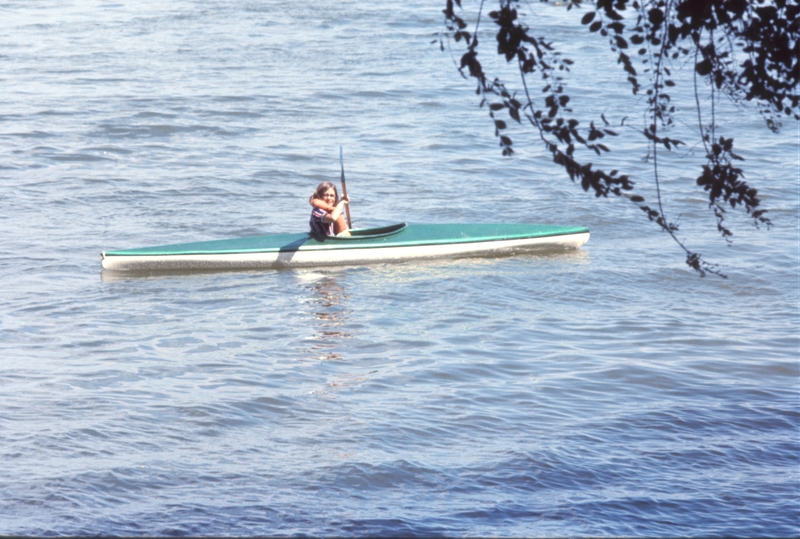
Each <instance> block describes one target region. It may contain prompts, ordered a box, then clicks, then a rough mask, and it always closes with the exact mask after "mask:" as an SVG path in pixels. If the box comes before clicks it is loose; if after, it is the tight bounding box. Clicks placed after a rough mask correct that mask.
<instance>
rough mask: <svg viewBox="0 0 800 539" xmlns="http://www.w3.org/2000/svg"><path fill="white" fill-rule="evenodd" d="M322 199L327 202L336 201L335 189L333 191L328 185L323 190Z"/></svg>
mask: <svg viewBox="0 0 800 539" xmlns="http://www.w3.org/2000/svg"><path fill="white" fill-rule="evenodd" d="M322 200H324V201H325V202H327V203H328V204H333V203H334V202H336V191H334V189H333V187H329V188H328V190H327V191H323V193H322Z"/></svg>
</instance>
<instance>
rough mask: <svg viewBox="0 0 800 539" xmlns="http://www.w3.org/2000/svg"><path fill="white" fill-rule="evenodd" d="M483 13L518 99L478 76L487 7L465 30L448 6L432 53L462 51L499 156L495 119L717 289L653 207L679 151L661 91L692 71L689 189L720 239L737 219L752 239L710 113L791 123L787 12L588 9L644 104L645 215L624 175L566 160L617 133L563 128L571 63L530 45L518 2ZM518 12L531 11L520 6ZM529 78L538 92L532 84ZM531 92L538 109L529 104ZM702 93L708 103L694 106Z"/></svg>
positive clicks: (795, 58) (631, 3)
mask: <svg viewBox="0 0 800 539" xmlns="http://www.w3.org/2000/svg"><path fill="white" fill-rule="evenodd" d="M541 1H545V2H546V1H547V0H541ZM489 2H490V3H491V4H492V5H493V6H495V5H496V9H493V10H492V11H490V12H489V13H488V18H489V20H490V21H491V22H492V23H493V25H494V26H493V27H492V28H493V30H494V33H495V39H496V42H497V54H498V55H500V56H502V57H504V58H505V60H506V62H508V63H511V64H513V65H515V66H516V69H517V70H518V72H519V85H520V86H519V91H513V90H512V89H511V88H510V87H509V86H508V85H507V84H506V83H505V82H503V81H502V80H501V79H499V78H497V77H490V76H489V75H487V74H486V72H485V71H484V69H483V65H482V64H481V62H480V61H479V60H478V49H479V41H478V31H479V29H480V24H481V22H483V19H484V18H485V16H484V15H483V13H484V8H485V4H486V0H480V2H477V0H476V1H475V2H474V4H473V5H474V6H476V12H473V13H472V14H474V27H473V28H471V29H470V28H469V25H468V24H467V22H466V21H465V18H467V17H468V15H471V13H465V12H464V8H463V7H462V0H446V5H445V9H444V10H443V12H444V24H445V30H444V31H443V33H442V36H441V37H440V38H439V39H438V40H435V41H434V42H436V41H438V42H439V43H440V46H441V48H442V50H445V38H446V39H447V42H448V44H452V43H453V42H455V43H456V44H460V46H463V47H464V52H463V53H462V55H461V58H460V65H459V66H458V69H459V71H460V72H461V74H462V75H463V76H464V77H472V78H474V79H475V80H476V81H477V89H476V93H477V94H478V95H479V96H481V101H480V106H481V107H483V106H484V105H488V107H487V108H488V112H489V116H490V118H491V120H492V121H493V123H494V126H495V136H496V137H497V138H498V139H499V144H500V147H501V148H502V153H503V155H511V154H513V153H514V149H513V141H512V139H511V137H510V136H509V134H508V131H507V130H508V124H507V123H506V121H505V120H503V119H501V117H500V115H501V113H503V111H505V112H506V113H507V114H508V116H509V117H510V118H511V120H513V121H514V122H516V123H520V124H521V123H523V122H525V123H528V124H530V126H532V128H533V129H534V130H535V132H537V133H538V135H539V138H540V139H541V141H542V142H543V144H544V145H545V147H546V148H547V150H548V151H549V153H550V154H551V156H552V159H553V162H555V163H556V164H558V165H560V166H562V167H563V168H564V170H565V171H566V172H567V174H568V175H569V177H570V179H571V180H572V181H573V182H579V183H580V185H581V187H582V188H583V189H584V190H585V191H590V190H592V191H593V192H594V193H595V195H596V196H598V197H600V196H602V197H608V196H609V195H610V194H611V195H616V196H622V195H625V196H626V197H627V198H628V199H629V200H630V201H631V202H633V203H634V204H636V205H637V206H638V207H639V208H640V209H641V210H642V211H643V212H645V214H646V215H647V217H648V218H649V219H650V221H653V222H655V223H656V224H658V225H659V226H660V227H661V228H662V229H663V230H664V231H666V232H667V233H668V234H669V235H670V236H671V237H672V239H673V240H675V242H677V244H678V245H680V247H681V248H682V249H683V250H684V252H685V253H686V263H687V264H688V265H689V266H690V267H691V268H693V269H694V270H696V271H697V272H699V273H700V275H701V276H704V275H706V274H707V273H715V274H717V275H720V276H722V277H725V276H724V275H723V274H721V273H720V272H719V271H718V270H717V269H716V266H715V265H712V264H709V263H708V262H706V261H705V260H703V259H702V257H701V255H700V254H698V253H695V252H692V251H690V250H689V249H688V248H687V247H686V246H685V245H684V244H683V242H682V241H681V240H680V239H679V238H678V237H677V234H676V233H677V232H678V225H677V224H675V223H673V222H671V221H670V220H669V219H667V216H666V214H665V212H664V207H663V204H662V188H661V181H660V178H659V159H658V158H659V152H673V151H675V149H676V148H678V147H680V146H683V145H685V143H684V142H683V141H681V140H676V139H673V138H670V137H668V136H666V134H668V133H669V131H670V128H671V127H673V126H674V124H675V116H676V114H677V111H676V108H675V106H674V105H673V104H672V102H671V101H672V100H671V97H670V95H669V93H668V89H669V88H673V87H675V86H676V85H677V84H679V83H686V81H680V80H676V79H677V77H675V76H674V75H673V73H672V71H673V69H674V67H673V66H674V65H676V64H680V63H686V62H690V64H691V65H693V66H694V69H693V72H692V74H691V81H690V83H691V84H692V85H693V89H694V96H695V104H696V107H697V124H698V133H699V138H700V142H701V143H702V146H703V148H704V149H705V154H706V156H705V157H706V162H705V164H704V165H703V166H702V170H701V171H700V174H699V175H698V176H697V179H696V182H697V185H698V186H700V187H702V188H703V189H704V190H705V191H706V192H707V194H708V201H709V208H710V209H711V211H713V213H714V215H715V218H716V223H717V229H718V230H719V232H720V234H721V235H722V237H723V238H724V239H725V241H727V242H729V243H730V242H731V236H732V235H733V233H732V232H731V230H730V229H729V228H728V227H727V226H726V224H725V213H726V211H727V209H728V208H737V207H740V208H743V209H744V211H745V212H746V213H747V215H749V217H750V218H751V219H752V221H753V224H754V225H755V226H756V227H758V226H759V225H762V224H763V225H765V226H767V227H769V226H771V222H770V220H769V219H768V218H767V217H765V215H764V214H765V213H766V210H764V209H761V208H760V203H761V201H760V199H759V196H758V191H757V190H756V189H754V188H752V187H751V186H750V185H749V184H748V183H747V182H746V181H745V180H744V174H743V170H742V169H741V168H740V167H738V166H734V162H735V161H741V160H743V159H742V157H741V156H739V155H737V154H736V153H734V150H733V143H734V140H733V138H725V136H724V135H721V134H719V133H718V132H717V131H718V129H717V124H716V111H715V103H716V102H717V100H718V99H719V97H720V95H726V96H728V97H729V98H730V99H732V100H733V102H734V103H736V104H739V105H743V104H745V103H748V102H750V103H753V104H755V106H756V107H758V110H759V111H760V113H761V114H762V116H763V117H764V119H765V122H766V126H767V127H768V128H769V129H770V130H772V131H773V132H778V131H779V129H780V127H781V119H782V118H783V117H790V118H794V119H795V120H800V113H799V112H798V104H799V101H800V97H799V96H798V92H797V85H798V79H800V64H799V62H800V39H799V35H800V19H799V18H798V14H799V13H800V6H799V5H798V2H797V0H769V1H768V0H596V1H595V2H594V5H593V6H592V7H593V9H592V10H591V11H587V12H586V13H585V14H584V15H583V17H582V18H581V21H580V22H581V24H583V25H585V26H587V27H588V31H589V32H590V33H598V34H600V35H601V36H604V37H605V38H607V40H608V47H609V49H610V51H611V52H612V54H614V55H615V56H616V57H617V63H618V64H619V65H620V66H621V67H622V70H623V72H624V74H625V76H626V78H627V83H628V84H629V85H630V89H631V92H632V93H633V94H634V95H637V94H642V92H643V93H644V95H645V96H646V111H645V113H646V122H645V126H644V127H643V128H641V129H637V130H636V133H637V134H638V135H639V136H641V137H642V140H643V142H645V143H646V144H647V148H648V158H649V160H650V161H651V163H652V167H653V178H654V183H655V188H656V204H655V205H652V204H647V203H646V201H645V199H644V197H642V196H640V195H638V194H633V190H634V182H633V181H632V180H631V179H630V177H629V176H628V175H626V174H620V173H619V171H617V170H611V171H610V172H606V171H605V170H603V169H601V168H595V167H594V166H593V165H592V163H588V162H584V161H583V160H582V159H579V156H578V153H580V152H577V153H576V149H579V148H583V149H586V150H589V151H590V152H593V153H595V154H597V155H602V154H604V153H607V152H609V151H610V149H609V147H608V146H607V144H608V140H609V139H610V138H611V137H617V136H618V133H617V132H616V131H614V130H612V129H610V128H609V127H610V124H609V122H608V121H606V118H605V116H604V115H601V116H600V119H599V120H598V122H597V123H598V125H595V122H594V121H589V122H588V127H585V123H581V121H580V120H579V119H577V118H575V117H573V116H572V110H571V109H570V108H569V102H570V96H569V95H568V94H567V88H566V80H565V77H566V75H567V74H568V73H569V71H570V66H571V65H572V64H573V61H572V60H570V59H569V58H566V57H564V56H563V55H562V54H561V53H560V52H559V51H558V50H556V49H555V48H554V47H553V44H552V43H551V42H550V41H548V40H547V39H545V38H544V37H536V36H535V35H534V34H533V29H532V28H530V27H529V26H528V25H526V24H525V22H524V21H523V18H524V16H523V15H522V14H521V13H520V11H519V10H518V7H519V5H520V3H521V2H520V0H489ZM587 3H588V2H587ZM583 4H584V2H583V0H572V1H570V2H567V4H566V9H567V10H569V9H572V8H573V7H582V6H583ZM525 5H526V6H527V7H528V8H529V9H533V7H532V6H531V5H530V4H529V2H527V1H526V2H525ZM457 8H458V9H457ZM629 13H630V15H628V14H629ZM633 49H636V50H635V52H634V51H633ZM737 57H740V58H743V59H740V60H737ZM637 68H638V69H637ZM640 70H641V73H640ZM536 77H538V82H534V79H535V78H536ZM703 80H705V81H706V82H708V84H707V85H706V86H703V85H702V84H701V81H703ZM535 85H538V90H539V91H540V92H541V94H542V96H543V97H541V98H536V99H535V98H534V97H533V96H532V93H533V90H534V86H535ZM704 88H705V91H706V92H707V93H708V94H709V95H708V97H709V99H708V100H701V97H700V95H701V91H703V89H704ZM623 121H624V120H623ZM600 122H602V124H601V123H600ZM607 137H608V138H607Z"/></svg>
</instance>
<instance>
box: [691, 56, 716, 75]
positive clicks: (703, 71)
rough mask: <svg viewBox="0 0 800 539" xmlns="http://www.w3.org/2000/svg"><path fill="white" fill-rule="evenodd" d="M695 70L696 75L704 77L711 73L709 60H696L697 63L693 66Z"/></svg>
mask: <svg viewBox="0 0 800 539" xmlns="http://www.w3.org/2000/svg"><path fill="white" fill-rule="evenodd" d="M694 69H695V71H697V74H698V75H701V76H703V77H705V76H706V75H708V74H709V73H711V69H712V66H711V62H710V61H709V60H703V61H701V62H698V63H697V65H695V66H694Z"/></svg>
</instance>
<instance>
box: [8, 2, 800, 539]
mask: <svg viewBox="0 0 800 539" xmlns="http://www.w3.org/2000/svg"><path fill="white" fill-rule="evenodd" d="M318 4H323V5H318ZM443 5H444V2H443V1H433V2H421V1H411V2H397V3H376V2H366V1H363V0H345V1H340V2H329V3H296V4H293V3H285V2H275V1H262V2H258V1H243V0H231V1H226V2H219V1H209V2H190V1H187V0H176V1H174V2H167V3H164V2H155V1H144V2H136V3H124V2H118V3H113V2H102V1H98V2H55V1H41V2H33V3H31V2H18V1H11V2H4V3H2V4H0V20H2V22H1V23H0V28H2V30H3V31H2V32H0V84H1V85H2V88H3V90H2V92H1V93H0V239H2V245H0V533H1V534H31V535H84V534H103V535H332V536H354V535H355V536H358V535H401V534H402V535H420V536H423V535H424V536H431V535H451V536H452V535H458V536H464V535H466V536H488V535H498V536H543V535H544V536H575V535H595V536H596V535H627V536H631V535H646V536H654V535H668V536H677V535H703V536H730V535H746V536H784V535H794V536H797V535H798V534H800V451H798V450H799V449H800V447H799V446H800V406H798V405H799V404H800V402H799V399H798V397H799V396H800V382H799V381H800V378H799V377H798V374H799V373H798V359H797V358H798V355H800V340H799V339H798V332H799V331H800V307H798V302H800V293H799V291H800V282H799V278H798V275H799V271H798V265H799V261H800V252H799V247H798V244H799V243H798V242H799V238H800V235H799V233H798V231H799V230H800V228H799V226H798V224H799V219H798V215H800V203H799V200H800V191H799V186H800V178H798V174H799V173H798V170H799V168H800V157H799V156H798V126H797V124H796V123H793V122H785V124H784V129H783V131H782V133H781V134H780V135H772V134H771V133H769V132H768V131H767V130H766V129H765V128H764V123H763V120H762V119H761V118H760V117H758V115H757V114H754V113H752V112H751V111H748V110H742V111H739V110H736V109H735V108H733V107H732V106H726V105H725V104H724V103H721V104H720V105H719V107H720V108H719V110H720V111H721V113H720V118H719V120H720V122H719V123H720V129H722V130H723V131H724V133H725V134H726V136H733V137H734V138H735V139H736V141H737V142H736V144H737V146H736V147H737V148H738V152H737V153H739V154H741V155H743V156H744V157H745V158H746V159H747V160H746V161H745V163H744V165H745V167H746V169H745V170H746V174H747V180H748V181H750V182H751V183H752V185H754V186H755V187H757V188H759V190H760V192H761V193H762V194H763V205H764V207H766V208H768V209H769V210H770V214H769V216H770V217H771V219H772V221H773V222H774V224H775V226H774V227H773V228H772V229H771V230H766V229H763V228H762V229H761V230H756V229H755V228H754V227H753V226H752V225H751V224H750V223H749V222H748V220H747V219H745V218H743V217H741V216H736V215H733V213H731V214H730V217H729V221H728V222H729V223H730V224H731V225H732V226H733V229H734V232H735V236H734V243H733V245H732V246H727V245H726V244H725V242H724V241H723V240H722V239H721V238H720V237H719V235H718V233H717V232H716V227H715V223H714V220H713V215H711V214H710V212H709V211H708V209H707V202H706V199H705V195H704V194H703V193H702V192H701V191H699V190H698V189H697V188H696V187H695V186H694V185H693V180H692V178H693V177H696V176H697V174H698V172H697V171H698V170H699V164H698V163H700V162H701V161H702V151H701V149H700V148H696V147H694V146H689V147H688V148H686V149H682V150H681V151H680V152H678V153H677V154H676V155H675V156H674V157H673V158H672V159H671V160H669V161H666V162H665V164H664V167H665V168H664V171H665V178H664V188H665V189H666V210H667V212H668V214H669V215H670V216H671V217H672V218H673V219H676V220H678V221H679V222H680V224H681V232H680V235H681V238H682V239H685V241H686V243H687V245H688V246H689V248H691V249H693V250H695V251H698V252H700V253H702V254H703V256H704V257H705V258H706V259H707V260H708V261H709V262H712V263H718V264H720V269H721V270H722V271H723V272H724V273H726V274H727V275H728V277H729V278H728V279H721V278H717V277H707V278H700V277H698V275H697V274H696V273H694V272H692V271H691V270H690V269H689V268H688V267H687V266H686V265H685V263H684V255H683V253H682V252H681V251H680V249H679V248H678V247H677V246H676V245H675V244H674V243H673V242H672V241H671V240H670V239H669V238H668V237H667V236H666V235H665V234H663V233H660V232H659V231H658V229H657V228H656V227H655V226H653V225H652V224H650V223H648V222H647V221H646V218H645V216H644V215H643V214H642V212H641V211H639V210H638V209H636V208H635V207H634V206H633V205H632V204H630V203H628V202H627V201H625V200H624V199H623V200H596V199H595V198H594V197H593V196H592V195H590V194H587V193H584V192H583V191H582V190H581V189H580V187H579V186H576V185H574V184H572V183H571V182H570V181H569V179H568V178H566V177H565V176H564V174H563V172H562V171H561V170H559V169H557V168H555V167H554V166H553V165H551V164H550V161H549V159H548V158H547V156H546V155H545V154H544V152H543V151H542V148H541V146H540V145H537V144H536V143H535V138H534V137H533V136H532V135H530V134H525V131H524V129H517V130H516V131H514V132H512V134H513V135H514V138H515V147H516V148H517V154H516V156H515V157H513V158H511V159H509V158H503V157H502V156H501V155H500V149H499V148H498V147H497V142H496V140H495V138H494V136H493V126H492V125H491V123H490V122H489V119H488V117H487V114H486V110H485V109H479V108H478V107H477V99H476V96H475V94H474V87H473V84H472V82H470V81H465V80H463V79H462V78H461V77H460V76H459V74H458V72H457V69H456V67H455V66H454V64H453V59H452V58H451V54H450V53H449V52H447V51H445V52H441V51H440V50H439V47H438V44H431V41H432V40H433V39H435V38H436V34H437V32H439V31H440V30H441V27H442V21H441V9H442V8H443ZM465 5H466V3H465ZM529 9H535V10H536V11H537V21H538V23H537V24H541V27H542V33H543V34H545V35H548V36H551V37H552V39H553V40H555V41H556V42H557V43H558V44H559V45H560V46H562V47H563V48H564V50H565V51H567V52H568V53H570V54H572V55H573V59H575V60H576V62H577V63H576V65H575V67H574V71H573V75H575V76H574V78H573V79H574V80H573V82H572V85H573V86H572V88H573V93H572V94H571V95H573V102H571V104H572V105H573V108H574V109H575V110H576V112H579V111H591V112H592V114H594V117H597V116H599V114H600V112H604V113H605V114H606V117H607V118H609V120H610V121H611V122H612V123H613V124H618V123H619V122H620V121H621V120H622V117H623V116H625V115H628V116H629V117H630V118H632V120H628V121H630V122H632V123H634V124H635V123H636V122H641V121H642V120H641V118H640V116H638V114H640V113H638V112H636V111H637V110H641V106H642V102H641V100H639V98H634V97H632V96H630V95H629V92H628V89H627V88H626V87H625V83H624V80H625V77H624V74H623V72H622V70H621V68H620V67H619V66H617V65H616V64H615V63H614V59H613V58H611V59H610V61H609V59H608V58H606V56H605V55H604V53H603V50H604V49H603V47H604V43H603V42H602V41H597V38H596V37H592V36H591V35H590V34H588V32H587V31H586V29H585V27H581V26H580V25H579V24H578V22H577V21H579V19H580V17H581V16H582V12H580V11H579V12H577V13H576V12H575V10H573V11H570V12H567V11H566V10H565V9H564V7H563V6H557V5H554V4H539V3H531V4H530V6H529ZM486 27H487V28H488V27H489V26H488V24H487V25H486ZM484 43H491V36H487V37H486V38H485V39H484ZM490 52H491V46H487V48H486V49H485V52H484V54H485V55H486V61H487V62H489V63H491V62H490V60H489V57H490ZM453 55H454V56H455V57H457V56H458V54H457V52H455V51H454V52H453ZM604 62H605V63H604ZM684 91H685V92H687V93H688V92H689V90H688V89H684ZM676 95H677V94H676ZM684 97H686V96H684ZM676 99H677V97H676ZM690 101H691V100H688V101H685V103H689V102H690ZM726 107H727V108H726ZM687 110H688V113H687V114H686V115H685V116H683V117H682V118H683V120H682V121H683V122H684V123H683V124H681V125H679V126H678V131H679V132H681V131H682V132H684V133H689V135H691V130H692V128H693V125H692V122H693V121H694V118H695V116H694V112H693V111H692V110H691V108H688V109H687ZM620 142H623V141H620ZM340 144H341V145H342V146H343V147H344V158H345V160H344V162H345V168H346V171H347V180H348V183H347V186H348V191H349V193H350V195H351V198H352V199H353V204H352V206H351V209H352V216H353V220H354V225H355V226H361V227H363V226H372V225H378V224H386V223H391V222H399V221H407V222H413V223H431V222H434V223H448V222H455V223H458V222H497V221H501V222H515V223H516V222H519V223H528V222H538V223H554V224H566V225H583V226H588V227H589V228H590V229H591V232H592V237H591V239H590V241H589V243H588V244H586V245H585V246H584V247H583V248H582V249H581V250H579V251H574V252H568V253H561V254H558V253H547V254H540V255H530V256H519V257H512V258H495V259H471V260H462V261H440V262H428V263H422V264H419V263H415V264H398V265H378V266H365V267H344V268H331V269H320V270H298V271H248V272H230V273H203V274H196V273H195V274H191V273H187V274H175V275H167V276H164V275H162V276H157V275H155V276H150V277H141V276H139V277H135V278H131V277H120V276H119V275H117V276H114V275H108V274H103V273H102V271H101V267H100V258H99V254H100V252H101V251H102V250H107V249H117V248H128V247H141V246H147V245H157V244H165V243H176V242H183V241H200V240H207V239H208V240H210V239H221V238H229V237H239V236H249V235H260V234H269V233H284V232H298V231H303V230H305V229H306V227H307V222H308V215H309V212H310V207H309V206H308V204H307V199H308V196H309V195H310V194H311V192H312V190H313V188H314V187H315V186H316V184H317V183H319V182H320V181H323V180H334V181H335V180H337V179H338V176H339V163H338V151H339V145H340ZM645 154H646V149H645V148H643V147H642V146H641V145H635V144H633V143H632V141H631V143H626V144H622V145H621V146H620V149H619V150H618V151H615V152H613V153H612V154H610V156H609V157H607V158H606V160H607V161H608V162H611V163H616V164H617V166H615V168H619V169H620V170H622V171H626V172H628V173H630V174H631V175H632V177H633V179H634V180H635V181H637V185H638V186H639V187H641V192H642V194H644V195H645V196H647V197H648V198H650V199H652V193H653V186H652V172H651V169H650V167H649V165H648V164H647V163H644V162H643V157H644V156H645Z"/></svg>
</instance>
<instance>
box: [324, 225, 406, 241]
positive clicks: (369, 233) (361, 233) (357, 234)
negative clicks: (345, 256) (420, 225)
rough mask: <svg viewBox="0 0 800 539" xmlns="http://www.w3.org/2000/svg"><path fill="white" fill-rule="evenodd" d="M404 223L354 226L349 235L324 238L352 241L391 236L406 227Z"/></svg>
mask: <svg viewBox="0 0 800 539" xmlns="http://www.w3.org/2000/svg"><path fill="white" fill-rule="evenodd" d="M407 226H408V225H407V224H406V223H398V224H396V225H388V226H380V227H376V228H356V229H353V230H351V231H350V235H349V236H326V237H325V239H326V240H336V241H353V240H372V239H379V238H385V237H387V236H393V235H395V234H398V233H400V232H402V231H403V230H405V229H406V227H407Z"/></svg>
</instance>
